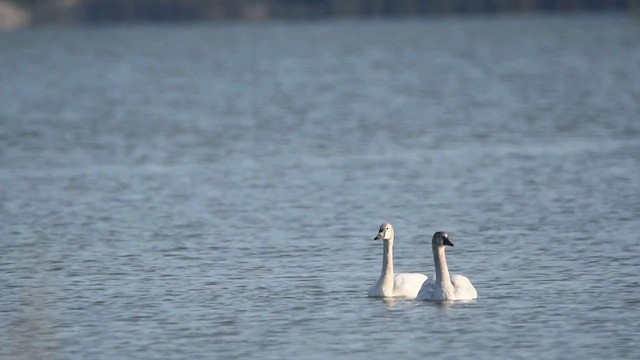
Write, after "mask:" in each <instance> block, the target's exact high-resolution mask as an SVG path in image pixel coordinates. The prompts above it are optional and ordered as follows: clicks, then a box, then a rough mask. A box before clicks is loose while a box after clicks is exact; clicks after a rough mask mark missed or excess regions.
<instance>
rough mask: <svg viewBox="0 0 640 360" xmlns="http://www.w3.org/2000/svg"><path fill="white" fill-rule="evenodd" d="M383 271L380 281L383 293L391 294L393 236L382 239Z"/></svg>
mask: <svg viewBox="0 0 640 360" xmlns="http://www.w3.org/2000/svg"><path fill="white" fill-rule="evenodd" d="M382 242H383V253H382V272H381V273H380V283H381V286H382V292H383V294H385V295H387V294H389V296H390V294H391V292H392V291H393V238H391V239H389V240H386V239H385V240H382Z"/></svg>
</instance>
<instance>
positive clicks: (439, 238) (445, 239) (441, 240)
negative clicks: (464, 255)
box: [431, 231, 453, 246]
mask: <svg viewBox="0 0 640 360" xmlns="http://www.w3.org/2000/svg"><path fill="white" fill-rule="evenodd" d="M431 243H432V244H433V245H437V246H445V245H447V246H453V243H452V242H451V240H450V239H449V234H447V233H446V232H444V231H438V232H436V233H435V234H433V239H432V240H431Z"/></svg>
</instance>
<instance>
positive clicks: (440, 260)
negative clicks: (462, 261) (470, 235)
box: [417, 231, 478, 301]
mask: <svg viewBox="0 0 640 360" xmlns="http://www.w3.org/2000/svg"><path fill="white" fill-rule="evenodd" d="M445 245H448V246H453V243H452V242H451V240H450V239H449V234H447V233H446V232H444V231H438V232H436V233H435V234H433V239H432V240H431V247H432V249H433V262H434V263H435V266H436V279H435V281H429V282H425V283H424V284H423V285H422V289H420V292H419V293H418V297H417V299H418V300H431V301H447V300H473V299H477V298H478V292H477V291H476V288H475V287H474V286H473V284H471V281H470V280H469V279H468V278H467V277H466V276H464V275H459V274H456V275H453V276H449V268H448V267H447V259H446V257H445V255H444V247H445Z"/></svg>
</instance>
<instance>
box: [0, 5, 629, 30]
mask: <svg viewBox="0 0 640 360" xmlns="http://www.w3.org/2000/svg"><path fill="white" fill-rule="evenodd" d="M639 8H640V0H11V1H7V0H0V24H4V25H5V27H7V26H11V25H12V24H14V26H18V25H20V26H23V25H28V24H43V23H57V24H73V23H103V22H120V21H173V20H196V21H208V20H221V19H252V20H259V19H269V18H293V19H309V18H325V17H334V16H335V17H367V16H414V15H432V14H475V13H502V12H551V11H602V10H616V11H627V10H632V11H634V10H637V9H639Z"/></svg>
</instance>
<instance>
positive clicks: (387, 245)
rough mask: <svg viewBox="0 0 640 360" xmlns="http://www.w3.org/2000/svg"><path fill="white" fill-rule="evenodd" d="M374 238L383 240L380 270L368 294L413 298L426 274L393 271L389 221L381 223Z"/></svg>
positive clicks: (391, 235) (392, 232)
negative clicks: (378, 276) (396, 272)
mask: <svg viewBox="0 0 640 360" xmlns="http://www.w3.org/2000/svg"><path fill="white" fill-rule="evenodd" d="M374 240H382V241H383V255H382V272H381V273H380V278H378V281H376V283H375V284H373V286H371V288H370V289H369V292H368V296H369V297H383V298H387V297H402V298H408V299H415V298H416V296H418V292H419V291H420V289H421V288H422V284H423V283H424V282H425V281H427V276H426V275H424V274H419V273H400V274H395V273H394V272H393V240H394V230H393V226H392V225H391V224H389V223H384V224H382V225H381V226H380V231H379V232H378V235H377V236H376V237H375V238H374Z"/></svg>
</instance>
